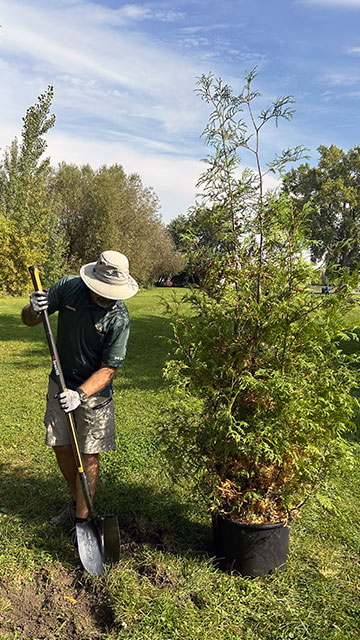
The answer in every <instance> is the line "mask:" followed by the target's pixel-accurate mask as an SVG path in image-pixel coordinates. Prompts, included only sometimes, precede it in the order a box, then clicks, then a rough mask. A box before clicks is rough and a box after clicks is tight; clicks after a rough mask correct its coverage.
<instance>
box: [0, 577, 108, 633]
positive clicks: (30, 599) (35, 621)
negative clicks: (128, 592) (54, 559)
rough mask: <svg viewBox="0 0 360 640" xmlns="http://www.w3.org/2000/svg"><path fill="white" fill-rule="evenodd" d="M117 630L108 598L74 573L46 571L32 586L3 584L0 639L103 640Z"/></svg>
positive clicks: (0, 590)
mask: <svg viewBox="0 0 360 640" xmlns="http://www.w3.org/2000/svg"><path fill="white" fill-rule="evenodd" d="M113 628H114V617H113V612H112V609H111V606H110V603H109V602H108V601H107V598H106V594H99V592H95V591H94V587H93V586H92V584H91V582H89V581H88V582H87V580H86V579H84V578H83V577H80V576H79V575H78V576H76V575H75V576H74V572H73V571H70V570H69V571H67V570H66V569H64V568H59V569H58V568H57V569H56V570H54V569H53V568H52V569H51V571H50V570H47V569H45V568H44V569H42V571H41V572H40V573H38V574H36V575H35V578H34V579H33V580H32V581H31V582H26V583H22V582H21V579H19V578H14V580H13V581H12V582H11V583H10V582H5V581H0V636H1V635H3V636H5V637H7V636H9V637H11V636H12V635H13V634H14V633H15V632H17V633H18V634H19V635H20V636H21V637H22V638H28V639H29V640H30V639H32V638H37V639H38V640H55V639H56V640H59V638H66V640H82V639H84V640H85V638H86V640H101V639H103V638H104V637H106V635H107V634H108V633H109V631H110V630H111V629H113ZM10 634H11V635H10Z"/></svg>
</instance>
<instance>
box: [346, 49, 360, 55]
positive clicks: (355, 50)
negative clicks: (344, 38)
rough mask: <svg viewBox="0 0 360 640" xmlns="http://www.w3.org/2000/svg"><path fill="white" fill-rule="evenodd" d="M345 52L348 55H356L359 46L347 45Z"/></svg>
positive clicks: (359, 51) (358, 52)
mask: <svg viewBox="0 0 360 640" xmlns="http://www.w3.org/2000/svg"><path fill="white" fill-rule="evenodd" d="M346 53H348V54H349V55H350V56H357V55H359V54H360V47H348V48H347V50H346Z"/></svg>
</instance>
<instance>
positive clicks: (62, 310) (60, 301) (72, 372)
mask: <svg viewBox="0 0 360 640" xmlns="http://www.w3.org/2000/svg"><path fill="white" fill-rule="evenodd" d="M55 311H58V312H59V316H58V330H57V338H56V346H57V350H58V354H59V359H60V363H61V367H62V370H63V373H64V377H65V382H66V384H67V386H68V387H69V389H77V387H78V386H79V385H80V384H81V383H82V382H84V381H85V380H87V379H88V378H89V377H90V376H91V375H92V374H93V373H94V372H95V371H97V369H99V368H100V366H101V363H102V362H103V363H104V364H106V365H108V366H110V367H121V366H122V365H123V363H124V359H125V355H126V345H127V341H128V337H129V333H130V318H129V313H128V310H127V308H126V306H125V304H124V302H122V300H116V301H115V300H114V304H113V305H112V306H110V307H107V308H106V309H103V308H101V307H99V306H98V305H96V304H94V303H93V302H91V298H90V292H89V289H88V288H87V287H86V285H85V284H84V282H83V281H82V279H81V278H80V276H66V277H65V278H61V280H59V281H58V282H56V283H55V284H54V285H53V286H52V287H50V289H49V308H48V312H49V314H51V313H54V312H55ZM50 375H51V377H52V378H53V379H54V380H56V376H55V373H54V371H52V372H51V374H50ZM110 389H111V385H108V386H107V387H105V388H104V389H103V390H102V391H101V392H100V393H99V395H102V396H108V395H109V394H110Z"/></svg>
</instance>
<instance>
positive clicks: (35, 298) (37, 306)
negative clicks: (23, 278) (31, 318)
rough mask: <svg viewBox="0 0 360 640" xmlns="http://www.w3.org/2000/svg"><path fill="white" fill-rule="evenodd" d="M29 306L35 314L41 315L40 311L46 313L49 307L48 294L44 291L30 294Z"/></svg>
mask: <svg viewBox="0 0 360 640" xmlns="http://www.w3.org/2000/svg"><path fill="white" fill-rule="evenodd" d="M30 306H31V308H32V309H33V310H34V311H35V313H41V312H42V311H46V309H47V308H48V306H49V301H48V292H47V291H46V290H44V291H34V293H31V294H30Z"/></svg>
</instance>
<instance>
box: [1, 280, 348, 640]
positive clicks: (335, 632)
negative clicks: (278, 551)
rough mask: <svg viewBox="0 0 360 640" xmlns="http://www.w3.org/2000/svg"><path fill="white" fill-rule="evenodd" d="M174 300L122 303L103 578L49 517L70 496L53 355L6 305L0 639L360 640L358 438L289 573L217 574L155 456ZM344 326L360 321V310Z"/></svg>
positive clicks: (307, 521)
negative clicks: (114, 535) (168, 312)
mask: <svg viewBox="0 0 360 640" xmlns="http://www.w3.org/2000/svg"><path fill="white" fill-rule="evenodd" d="M172 293H173V292H172V291H171V290H166V289H164V290H159V289H152V290H147V291H143V292H141V293H139V294H138V295H137V296H136V297H135V298H133V299H131V300H129V302H128V308H129V311H130V315H131V319H132V333H131V339H130V343H129V349H128V355H127V360H126V363H125V367H124V369H123V370H122V371H121V372H119V373H118V375H117V378H116V381H115V405H116V423H117V451H116V452H110V453H108V454H104V455H103V457H102V460H101V466H102V472H101V479H100V483H99V488H98V491H97V495H96V506H97V509H98V511H99V512H100V513H102V514H106V513H116V514H118V517H119V523H120V528H121V534H122V557H121V560H120V563H119V564H118V565H117V566H116V567H113V568H111V569H110V570H108V571H107V572H106V574H105V575H104V576H102V577H90V576H87V575H84V574H83V572H82V571H81V569H80V568H79V561H78V559H77V558H76V555H75V553H74V550H73V548H72V547H71V545H70V542H69V540H68V535H67V532H66V530H62V529H60V530H58V529H53V528H52V527H51V526H50V525H49V524H48V522H47V521H48V518H49V517H51V516H52V515H53V514H54V513H56V511H57V509H58V508H59V506H61V504H62V503H63V502H64V501H65V500H66V499H67V493H66V489H65V485H64V482H63V480H62V477H61V475H60V473H59V471H58V469H57V467H56V464H55V461H54V456H53V453H52V451H51V450H49V448H47V447H46V446H45V445H44V427H43V422H42V421H43V413H44V408H45V390H46V385H47V376H48V373H49V354H48V348H47V344H46V341H45V337H44V330H43V327H42V325H40V326H37V327H35V328H33V329H30V328H28V327H25V326H24V325H23V324H22V323H21V320H20V311H21V308H22V306H23V305H24V304H25V303H26V299H21V298H0V376H1V395H0V404H1V406H0V411H1V414H0V415H1V438H0V467H1V473H0V640H9V639H10V638H18V639H19V640H25V639H31V640H40V639H43V638H44V639H45V638H46V640H52V639H53V638H58V639H64V640H65V639H66V640H69V639H72V638H73V639H77V640H78V639H79V640H81V639H84V640H85V639H86V640H88V639H94V640H97V639H99V640H100V639H104V640H106V639H108V640H115V639H118V640H122V639H129V640H130V639H131V640H167V639H169V640H170V639H179V640H198V639H199V640H200V639H201V640H257V639H259V640H260V639H261V640H265V639H266V640H275V639H276V640H300V639H303V638H307V639H309V640H317V639H325V638H326V639H329V640H347V639H348V640H354V639H356V638H358V637H360V568H359V559H360V553H359V551H360V549H359V546H360V544H359V540H360V535H359V532H360V465H359V458H360V446H359V443H358V439H357V438H356V436H354V435H352V436H351V437H349V440H348V444H347V448H348V458H347V459H344V460H342V461H339V464H338V466H337V467H336V468H334V470H333V473H332V476H331V478H329V479H328V481H327V483H326V485H325V486H323V487H321V489H319V490H318V492H317V493H316V495H314V496H313V497H312V498H311V500H309V501H308V502H307V503H306V505H305V506H304V508H303V510H302V514H301V517H299V518H298V519H297V520H296V522H295V523H294V524H293V525H292V527H291V541H290V552H289V559H288V564H287V568H286V570H285V571H283V572H277V573H275V574H274V575H271V576H267V577H265V578H257V579H253V580H250V579H244V578H242V577H241V576H239V575H236V574H234V573H233V574H232V573H222V572H221V571H220V570H219V569H217V568H215V567H214V565H213V563H212V559H211V526H210V516H209V513H207V511H206V509H205V507H204V506H203V505H202V504H199V503H197V502H193V501H192V500H191V496H188V495H186V493H185V492H184V489H180V488H178V487H173V486H172V485H171V483H170V481H169V479H168V477H167V474H166V465H165V462H164V460H163V459H162V457H161V454H160V452H159V450H158V449H157V447H156V422H157V420H158V418H159V416H161V414H162V413H163V412H164V411H166V403H167V391H166V388H165V386H164V384H163V381H162V375H161V371H162V366H163V364H164V362H165V360H166V357H167V353H168V350H169V344H168V342H167V341H166V340H165V339H164V337H166V336H167V337H169V336H170V335H171V327H170V324H169V321H168V319H167V318H166V317H165V313H164V308H163V304H162V302H161V297H165V298H169V297H170V296H171V295H172ZM176 294H177V296H181V294H182V291H181V289H178V290H176ZM52 322H53V326H54V329H55V324H56V319H55V318H54V319H52ZM349 322H351V323H352V324H356V323H358V324H360V312H359V311H357V312H356V313H355V312H354V313H353V314H352V316H351V318H350V319H349ZM358 345H359V343H347V345H346V348H347V349H358V348H359V346H358Z"/></svg>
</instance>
